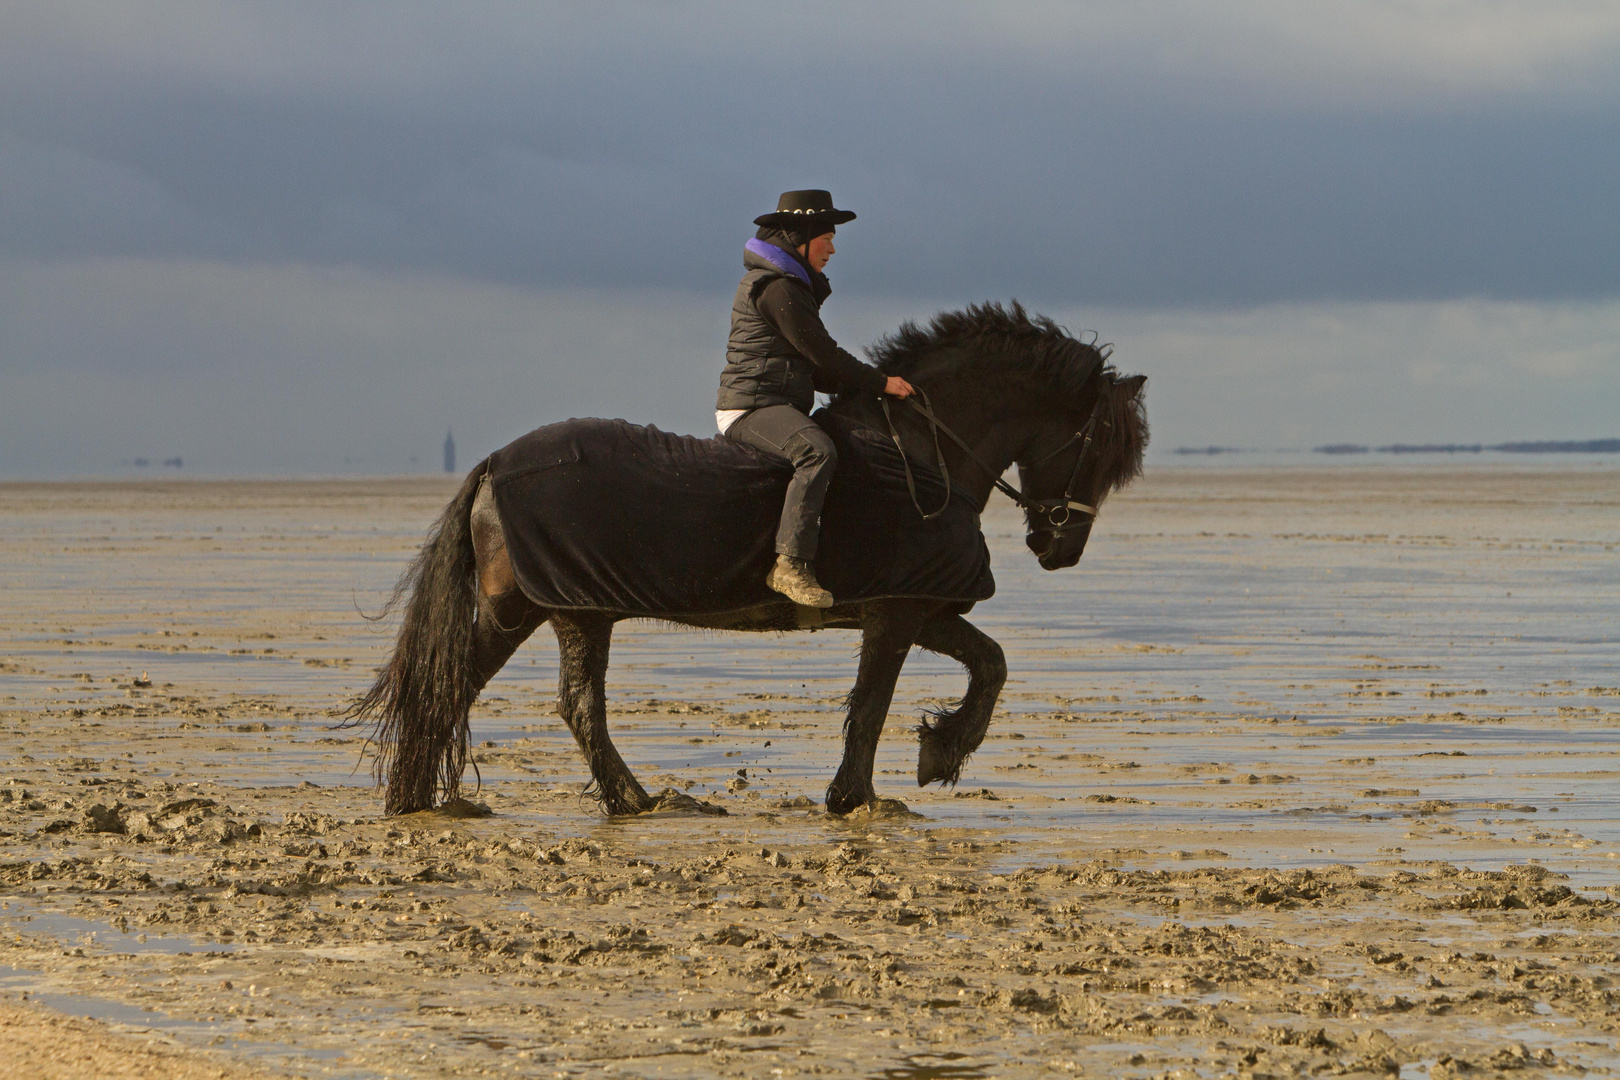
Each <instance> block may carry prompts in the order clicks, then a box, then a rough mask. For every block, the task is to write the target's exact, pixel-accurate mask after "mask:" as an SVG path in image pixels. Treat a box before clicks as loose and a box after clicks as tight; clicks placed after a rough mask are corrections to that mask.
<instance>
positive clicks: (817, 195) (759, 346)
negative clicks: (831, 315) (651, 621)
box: [714, 190, 912, 608]
mask: <svg viewBox="0 0 1620 1080" xmlns="http://www.w3.org/2000/svg"><path fill="white" fill-rule="evenodd" d="M854 220H855V215H854V214H853V213H851V212H850V211H848V210H838V209H836V208H834V206H833V201H832V195H831V194H829V193H828V192H825V191H820V190H808V191H786V192H783V193H782V197H781V198H779V199H778V200H777V202H776V212H775V213H772V214H763V215H761V216H759V217H757V218H755V219H754V224H755V225H758V226H759V232H757V233H755V234H754V239H752V240H750V241H748V243H747V244H746V245H744V248H743V267H744V269H745V270H746V273H744V274H743V277H742V283H741V284H740V285H738V286H737V298H736V299H735V300H733V301H732V304H731V339H730V341H729V342H728V344H727V346H726V367H725V370H724V371H723V372H721V373H720V396H719V400H718V401H717V402H716V404H715V414H714V416H715V423H716V424H717V425H718V426H719V428H720V433H721V434H722V435H725V436H726V437H728V438H731V439H735V440H736V441H738V442H741V443H746V444H747V445H749V446H752V447H755V448H756V449H759V450H763V451H764V452H765V453H767V454H771V455H772V456H774V457H778V458H782V459H784V460H786V461H789V462H791V463H792V465H793V479H792V481H791V482H789V484H788V489H787V499H786V501H785V502H784V504H783V506H782V519H781V524H780V526H779V527H778V528H777V532H776V553H777V554H776V565H775V567H773V568H772V570H771V572H770V575H769V576H768V577H767V578H766V579H765V584H766V585H768V586H769V587H770V588H771V589H773V590H775V591H776V592H779V593H781V594H782V595H784V596H786V597H788V598H789V599H791V600H792V601H793V602H794V603H796V604H803V605H805V606H807V607H819V608H825V607H831V606H832V605H833V597H832V594H831V593H829V592H828V591H827V590H826V589H823V588H822V587H821V585H820V583H819V582H817V581H816V572H815V566H814V563H815V558H816V540H817V537H818V534H819V532H820V528H821V504H822V501H823V499H825V497H826V494H827V485H828V484H829V483H830V482H831V481H832V475H833V469H834V468H835V467H836V466H837V464H838V453H837V451H836V450H834V449H833V444H832V440H831V439H829V438H828V437H827V434H826V432H824V431H822V430H821V428H819V427H817V426H816V424H815V421H813V420H811V419H810V417H809V415H808V414H809V412H810V409H811V408H812V407H813V406H814V405H815V400H816V391H817V390H820V391H822V392H823V393H830V394H831V393H868V394H874V395H875V394H892V395H893V396H895V397H897V398H904V397H907V396H909V395H910V394H911V393H912V387H911V384H910V383H908V382H906V380H904V379H902V378H899V377H897V376H893V375H889V376H885V375H884V374H883V373H882V372H880V371H878V370H877V369H876V368H874V367H871V366H870V365H868V364H863V363H861V361H859V360H857V359H855V357H853V356H851V355H850V354H849V353H847V352H845V351H844V350H843V349H840V348H839V347H838V343H837V342H836V341H834V340H833V339H832V338H831V337H830V336H828V334H827V330H826V327H824V326H822V324H821V314H820V309H821V305H822V302H823V301H825V300H826V299H827V296H828V294H830V293H831V292H832V286H831V285H830V284H828V282H827V278H826V275H824V274H823V273H822V272H821V271H822V268H823V267H825V266H826V265H827V260H828V259H830V258H832V256H833V252H834V250H835V249H834V247H833V232H834V228H835V227H836V226H838V225H842V224H844V223H845V222H848V221H854Z"/></svg>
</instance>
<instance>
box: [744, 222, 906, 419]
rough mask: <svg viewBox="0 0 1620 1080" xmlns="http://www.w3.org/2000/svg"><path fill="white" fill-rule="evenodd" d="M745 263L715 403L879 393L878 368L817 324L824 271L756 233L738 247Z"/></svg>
mask: <svg viewBox="0 0 1620 1080" xmlns="http://www.w3.org/2000/svg"><path fill="white" fill-rule="evenodd" d="M761 231H762V233H766V235H769V233H768V232H767V231H766V230H761ZM773 239H774V238H773ZM784 242H786V241H785V239H784ZM767 245H768V246H767ZM743 270H744V273H743V277H742V281H741V282H740V283H739V284H738V286H737V295H736V298H735V299H734V300H732V303H731V338H730V340H729V341H728V342H727V345H726V367H725V370H724V371H722V372H721V373H720V394H719V397H718V399H717V400H716V403H715V408H717V409H762V408H764V407H765V406H767V405H792V406H793V407H794V408H796V409H798V410H799V411H800V412H804V413H808V412H809V411H810V410H811V409H812V408H814V406H815V402H816V391H817V390H820V391H821V392H822V393H827V394H837V393H849V392H861V391H865V392H869V393H872V394H881V393H882V392H883V386H884V382H885V377H884V375H883V374H882V373H881V372H879V371H878V370H877V369H876V368H874V367H871V366H870V365H868V364H863V363H861V362H860V361H859V360H857V359H856V358H855V357H853V356H851V355H850V354H849V353H848V352H846V351H845V350H843V349H841V348H839V347H838V343H837V342H836V341H834V340H833V339H832V338H831V337H830V336H829V335H828V334H827V329H826V327H824V326H823V325H822V323H821V315H820V314H819V312H820V308H821V304H822V301H824V300H825V299H826V298H827V296H828V295H829V294H830V293H831V292H832V287H831V286H830V285H829V284H828V283H827V279H826V277H825V276H824V275H822V274H819V273H817V272H816V271H814V270H812V269H810V267H809V266H808V265H807V264H806V263H805V262H804V260H803V259H801V258H799V257H798V254H797V253H796V252H793V251H790V250H788V249H787V248H786V247H784V246H783V245H782V244H781V243H771V242H770V240H765V239H759V238H756V239H755V240H753V241H750V242H749V245H748V247H747V248H746V249H745V250H744V251H743Z"/></svg>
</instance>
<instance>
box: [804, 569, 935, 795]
mask: <svg viewBox="0 0 1620 1080" xmlns="http://www.w3.org/2000/svg"><path fill="white" fill-rule="evenodd" d="M929 606H930V605H927V604H924V603H919V602H918V601H913V600H884V601H877V602H874V603H872V604H869V605H867V615H866V618H865V619H864V620H863V623H862V626H861V667H860V673H859V674H858V675H857V676H856V677H855V688H854V689H853V690H851V691H850V692H849V715H848V716H847V717H846V718H845V720H844V760H843V762H842V763H841V764H840V765H839V766H838V773H837V775H835V776H834V777H833V782H832V783H831V784H830V785H828V787H827V810H828V812H829V813H834V814H847V813H849V812H850V811H851V810H854V809H856V808H857V807H860V806H865V805H867V804H868V803H873V802H876V801H877V789H876V788H874V787H873V786H872V766H873V764H874V763H875V761H876V759H877V745H878V739H879V737H881V736H882V734H883V722H884V721H885V720H886V719H888V716H889V703H890V702H891V701H893V700H894V684H895V680H896V679H898V678H899V677H900V668H901V667H902V666H903V665H904V664H905V662H906V654H907V653H908V652H910V651H911V644H912V642H913V641H914V640H915V639H916V635H917V629H918V627H919V625H921V623H922V622H923V620H924V619H925V618H927V616H928V612H929Z"/></svg>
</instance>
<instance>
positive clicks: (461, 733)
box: [344, 461, 488, 814]
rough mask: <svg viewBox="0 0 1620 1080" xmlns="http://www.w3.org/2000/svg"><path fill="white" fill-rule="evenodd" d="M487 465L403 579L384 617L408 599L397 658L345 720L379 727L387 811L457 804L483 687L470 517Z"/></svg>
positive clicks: (380, 779)
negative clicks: (441, 801) (476, 655)
mask: <svg viewBox="0 0 1620 1080" xmlns="http://www.w3.org/2000/svg"><path fill="white" fill-rule="evenodd" d="M487 469H488V462H487V461H484V462H480V463H479V464H478V466H477V467H476V468H474V469H473V471H472V472H470V473H468V474H467V479H465V480H463V481H462V483H461V490H460V491H458V492H456V497H455V498H454V499H452V500H450V505H449V506H447V507H445V508H444V513H442V514H441V515H439V520H438V521H437V522H435V523H434V525H433V528H432V530H431V531H430V532H429V533H428V538H427V541H426V542H425V543H424V544H423V545H422V550H421V551H419V552H417V555H416V558H414V559H412V560H411V564H410V566H408V567H406V569H405V572H404V573H403V574H401V575H400V579H399V584H397V585H395V586H394V595H393V596H392V597H391V598H390V599H389V601H388V603H387V604H386V605H385V606H384V608H383V611H382V614H380V615H378V616H377V618H379V619H380V618H382V617H383V616H385V615H387V614H388V613H389V612H390V611H392V610H393V609H394V608H395V607H396V606H397V605H398V604H399V603H400V601H401V600H405V618H404V620H403V621H402V622H401V623H400V627H399V640H398V641H397V642H396V643H395V645H394V653H393V655H392V656H390V657H389V658H388V662H387V663H386V664H384V665H383V666H382V667H381V668H379V669H378V670H377V681H376V682H374V683H372V685H371V689H370V690H368V691H366V693H365V696H363V697H361V698H360V699H359V700H357V701H355V702H354V704H352V705H350V706H349V708H348V710H347V712H346V713H345V714H344V715H345V717H346V720H347V722H348V723H350V724H362V723H366V722H370V723H372V724H373V725H374V726H373V728H372V731H371V742H372V744H373V748H374V751H375V754H376V767H375V769H374V773H375V775H376V778H377V783H378V785H379V786H382V785H386V786H387V794H386V796H385V798H384V802H383V808H384V812H385V813H389V814H408V813H411V812H412V811H416V810H427V809H430V808H431V807H432V806H433V805H434V796H435V795H436V794H437V793H438V792H440V791H442V792H443V793H444V797H445V798H446V799H447V800H448V799H452V798H455V797H456V795H457V794H458V792H459V790H460V787H461V774H462V772H463V771H464V770H465V769H466V767H467V754H468V748H469V744H470V742H471V732H470V729H469V728H468V724H467V715H468V713H469V712H470V711H471V709H472V704H473V701H474V699H476V698H477V697H478V691H479V690H480V689H481V688H482V686H481V683H480V682H479V680H478V678H477V673H476V672H475V670H474V665H473V626H474V621H475V618H476V615H477V611H478V583H477V558H476V555H475V552H474V549H473V538H472V525H471V516H472V507H473V500H474V499H476V498H477V496H478V486H479V484H480V483H482V482H483V479H484V475H485V473H486V471H487ZM407 597H408V599H407Z"/></svg>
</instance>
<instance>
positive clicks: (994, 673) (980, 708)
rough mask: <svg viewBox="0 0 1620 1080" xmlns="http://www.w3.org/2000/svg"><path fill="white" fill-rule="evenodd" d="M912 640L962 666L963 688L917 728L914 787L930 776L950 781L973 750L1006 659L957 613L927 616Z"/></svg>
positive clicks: (986, 721) (984, 727)
mask: <svg viewBox="0 0 1620 1080" xmlns="http://www.w3.org/2000/svg"><path fill="white" fill-rule="evenodd" d="M917 644H918V645H921V646H922V647H923V648H925V649H927V650H928V651H929V652H936V653H940V654H941V655H944V656H949V657H950V658H951V659H952V660H955V661H957V662H958V663H960V664H962V665H963V666H964V667H966V668H967V669H968V688H967V693H966V694H964V695H963V697H962V700H961V702H960V703H959V704H958V705H957V706H956V708H955V709H953V710H951V711H949V712H943V713H939V714H937V715H936V717H935V719H934V722H933V723H932V724H930V723H928V722H927V721H924V722H923V723H922V724H920V725H918V727H917V742H918V746H917V786H918V787H926V786H927V785H928V784H931V783H933V782H934V781H935V780H939V781H943V782H944V783H947V784H955V783H956V781H957V779H958V778H959V777H960V776H961V774H962V765H963V763H964V762H966V761H967V759H968V755H969V754H971V753H973V751H975V750H977V749H978V748H979V744H980V743H982V742H983V741H984V733H985V731H986V730H988V729H989V727H990V717H991V715H992V714H993V713H994V712H995V710H996V699H997V698H999V697H1000V696H1001V687H1002V685H1003V684H1005V683H1006V681H1007V658H1006V657H1005V656H1004V655H1003V654H1002V651H1001V646H1000V645H997V644H996V642H995V640H994V639H993V638H991V637H989V636H988V635H987V634H985V633H984V631H982V630H980V629H979V628H978V627H976V626H974V625H973V624H972V623H970V622H968V621H967V620H966V619H964V618H962V616H960V615H940V616H937V617H935V618H932V619H929V620H928V621H927V622H926V623H924V624H923V625H922V629H921V630H919V631H918V633H917Z"/></svg>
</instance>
